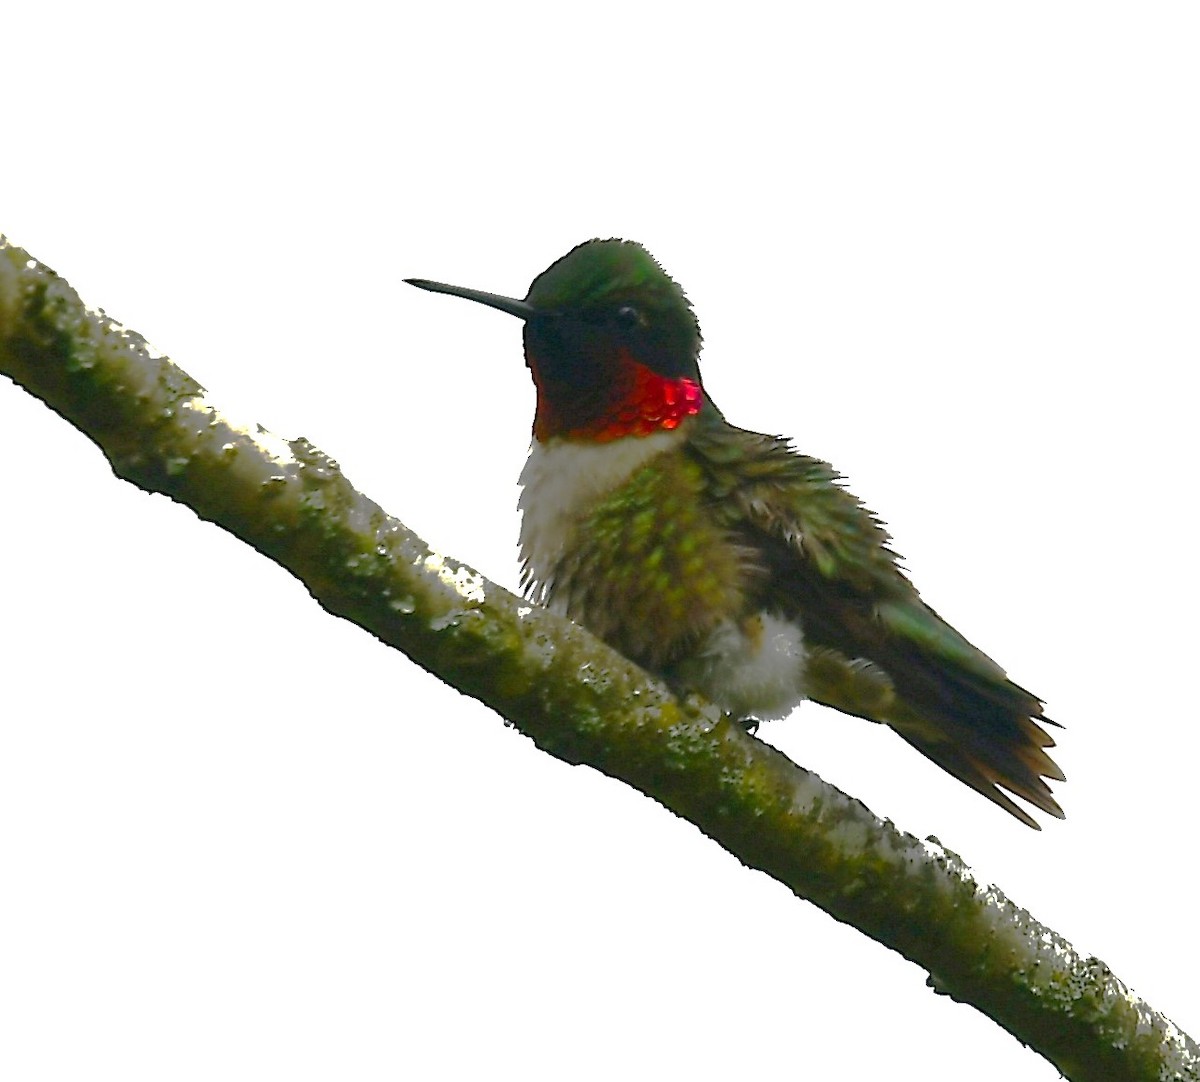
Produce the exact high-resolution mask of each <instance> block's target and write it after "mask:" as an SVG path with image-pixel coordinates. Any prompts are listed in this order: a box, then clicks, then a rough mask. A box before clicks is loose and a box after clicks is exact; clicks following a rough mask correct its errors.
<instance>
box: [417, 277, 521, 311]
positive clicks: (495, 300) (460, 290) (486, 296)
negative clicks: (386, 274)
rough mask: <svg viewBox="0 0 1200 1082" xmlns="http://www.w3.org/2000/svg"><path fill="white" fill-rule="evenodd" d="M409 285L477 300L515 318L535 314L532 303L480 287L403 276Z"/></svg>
mask: <svg viewBox="0 0 1200 1082" xmlns="http://www.w3.org/2000/svg"><path fill="white" fill-rule="evenodd" d="M404 280H405V281H406V282H407V283H408V284H409V285H410V286H416V287H417V288H418V289H428V290H429V291H430V292H431V293H449V294H450V296H452V297H463V298H465V299H466V300H469V301H478V302H479V303H480V304H486V305H487V306H488V307H489V308H499V309H500V311H501V312H507V313H508V314H509V315H510V316H516V317H517V319H529V317H530V316H532V315H534V314H535V311H536V310H535V309H534V308H533V306H532V305H529V304H526V303H525V302H524V301H519V300H517V298H516V297H501V296H500V294H498V293H484V292H483V290H482V289H465V288H464V287H462V286H448V285H446V283H445V282H431V281H429V280H428V279H426V278H405V279H404Z"/></svg>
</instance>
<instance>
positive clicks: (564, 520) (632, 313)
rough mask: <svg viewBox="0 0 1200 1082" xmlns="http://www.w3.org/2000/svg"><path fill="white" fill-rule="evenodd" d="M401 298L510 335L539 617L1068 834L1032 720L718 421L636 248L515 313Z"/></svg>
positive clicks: (593, 265)
mask: <svg viewBox="0 0 1200 1082" xmlns="http://www.w3.org/2000/svg"><path fill="white" fill-rule="evenodd" d="M408 282H409V283H410V284H411V285H415V286H419V287H420V288H422V289H429V290H432V291H434V292H435V293H449V294H451V295H453V296H456V297H465V298H466V299H467V300H472V301H478V302H480V303H481V304H486V305H488V306H490V307H492V308H498V309H500V311H502V312H508V313H510V314H511V315H514V316H516V317H517V318H519V319H521V320H523V321H524V324H525V335H524V338H525V362H526V364H527V365H528V366H529V369H530V371H531V372H532V373H533V382H534V385H535V387H536V389H537V411H536V414H535V416H534V421H533V446H532V449H531V450H530V454H529V460H528V462H527V463H526V464H525V469H524V471H523V472H522V474H521V485H522V486H523V489H524V491H523V492H522V494H521V498H520V507H521V510H522V522H521V554H522V572H523V576H522V577H523V584H524V586H525V587H526V590H527V592H528V594H529V596H530V597H531V598H532V599H534V600H536V601H539V602H543V603H546V604H548V605H549V606H550V607H551V608H553V609H556V610H558V611H559V612H563V613H565V614H566V615H567V616H569V617H570V618H571V619H572V620H574V621H576V622H577V623H579V624H582V625H583V626H584V627H586V628H588V629H589V630H591V631H592V632H593V633H594V634H596V635H598V636H600V638H602V639H604V640H605V641H606V642H608V643H609V644H610V645H611V646H613V647H615V648H616V649H617V650H619V651H621V652H622V653H624V654H625V655H626V656H627V657H629V658H631V659H632V660H633V661H635V662H637V663H638V664H640V665H642V666H643V667H644V668H646V669H648V670H650V671H651V672H654V673H657V674H659V675H661V676H662V677H664V678H665V679H666V680H667V681H668V682H669V683H670V684H671V685H672V686H673V687H675V688H677V689H678V690H681V691H687V690H696V691H699V692H701V693H702V694H703V695H705V696H707V697H708V698H709V699H711V700H712V701H713V702H715V703H716V704H717V705H719V706H721V707H722V708H723V709H725V710H727V711H730V712H731V713H732V714H734V715H735V716H736V717H738V718H739V719H743V720H745V721H749V720H751V719H754V720H765V719H768V718H779V717H783V716H784V715H786V714H788V713H789V712H790V711H791V710H792V709H793V708H794V707H795V706H796V705H797V704H798V703H799V702H800V701H801V700H802V699H813V700H814V701H816V702H819V703H825V704H826V705H827V706H832V707H835V708H836V709H838V710H842V711H844V712H846V713H847V714H854V715H856V716H858V717H861V718H867V719H868V720H871V721H879V722H883V723H885V724H886V725H889V726H890V727H891V728H892V729H894V730H895V731H896V732H897V733H899V734H900V736H902V737H903V738H904V739H905V740H907V741H908V743H910V744H911V745H912V746H913V747H915V748H916V749H917V750H918V751H920V752H922V753H923V754H924V755H927V756H928V757H929V758H930V759H932V760H933V761H934V762H935V763H937V764H938V766H940V767H942V768H943V769H944V770H947V771H949V772H950V773H951V774H953V775H954V776H955V777H956V778H959V779H960V780H961V781H964V782H966V784H967V785H970V786H972V787H973V788H975V789H977V790H978V791H979V792H981V793H982V794H983V795H984V796H986V797H988V798H989V799H991V800H994V801H995V802H996V803H997V804H999V805H1000V806H1001V807H1002V808H1004V809H1005V810H1006V811H1009V812H1011V813H1012V814H1013V815H1015V816H1016V817H1017V818H1018V819H1020V820H1021V821H1022V822H1023V823H1027V824H1028V825H1029V826H1031V827H1035V828H1036V827H1037V823H1036V821H1035V820H1034V819H1033V817H1032V816H1030V815H1029V814H1028V813H1027V812H1026V811H1025V810H1024V809H1023V808H1021V807H1020V806H1018V805H1017V804H1016V803H1014V802H1013V801H1012V800H1011V799H1010V798H1009V796H1008V793H1011V794H1013V795H1015V796H1018V797H1021V798H1023V799H1024V800H1027V801H1028V802H1029V803H1030V804H1032V805H1034V806H1035V807H1037V808H1040V809H1041V810H1042V811H1045V812H1048V813H1049V814H1050V815H1055V816H1058V817H1059V818H1062V815H1063V813H1062V809H1061V808H1060V807H1059V806H1058V804H1057V803H1056V802H1055V800H1054V798H1053V796H1052V795H1051V793H1050V788H1049V786H1048V785H1047V784H1046V782H1045V781H1044V780H1043V778H1052V779H1055V780H1057V781H1063V780H1065V778H1064V776H1063V773H1062V771H1061V770H1059V768H1058V766H1057V765H1056V764H1055V763H1054V761H1053V760H1052V759H1051V758H1050V756H1049V755H1047V754H1046V752H1045V750H1044V749H1045V748H1049V747H1053V746H1054V741H1053V739H1051V737H1050V735H1049V733H1047V732H1046V731H1045V729H1043V728H1042V726H1041V725H1040V724H1039V722H1043V723H1047V724H1054V723H1053V722H1050V721H1049V719H1047V718H1046V717H1045V716H1044V715H1043V713H1042V703H1041V701H1040V700H1039V699H1037V698H1036V697H1035V696H1033V695H1031V694H1030V693H1029V692H1028V691H1025V690H1024V689H1023V688H1020V687H1018V686H1017V685H1016V684H1014V683H1012V682H1011V681H1010V680H1009V679H1008V677H1007V676H1006V675H1005V673H1004V670H1003V669H1001V668H1000V666H999V665H997V664H996V663H995V662H994V661H992V659H991V658H989V657H987V655H985V654H983V653H982V652H981V651H979V650H977V649H976V648H975V647H974V646H972V645H971V644H970V643H969V642H967V640H966V639H965V638H963V637H962V635H960V634H959V633H958V632H957V631H955V630H954V628H952V627H951V626H950V625H949V624H947V623H946V622H945V621H944V620H943V619H941V617H939V616H938V614H937V613H936V612H934V611H933V609H931V608H930V607H929V606H928V605H926V604H925V603H924V602H923V601H922V600H921V598H920V596H919V595H918V594H917V591H916V589H915V588H914V587H913V586H912V584H911V583H910V582H909V581H908V579H907V578H906V577H905V575H904V573H903V572H902V571H901V570H900V568H899V567H898V566H897V563H896V561H897V557H896V555H895V553H893V552H892V551H891V550H890V549H889V548H888V541H889V540H890V538H889V536H888V534H887V533H886V532H885V531H884V529H883V527H882V525H881V523H880V522H879V520H878V519H876V518H875V516H874V515H873V514H872V513H871V512H870V511H868V510H867V509H866V508H865V507H864V506H863V505H862V504H861V503H860V502H859V501H858V500H857V499H856V498H855V497H854V496H852V495H851V494H850V493H849V492H847V491H846V490H845V489H844V488H843V487H842V486H841V484H840V483H839V481H840V475H839V474H837V473H836V472H834V470H833V469H832V468H831V467H830V466H829V465H828V464H827V463H825V462H821V461H819V460H817V459H815V458H809V457H807V456H806V455H801V454H798V453H797V452H796V451H795V450H793V449H792V448H791V446H790V445H789V444H788V443H787V442H786V441H785V440H783V439H780V438H779V437H776V436H767V435H762V434H760V433H758V432H750V431H747V430H746V429H742V428H735V427H734V426H733V425H731V424H730V423H729V422H728V421H726V420H725V418H724V417H723V416H722V414H721V411H720V410H718V409H717V407H716V406H715V405H714V404H713V402H712V400H711V399H710V398H709V397H708V395H707V394H706V393H705V391H704V387H703V384H702V383H701V380H700V369H699V365H698V362H697V358H698V355H699V352H700V328H699V325H698V324H697V322H696V317H695V315H694V314H693V312H692V307H691V304H690V303H689V301H688V299H687V297H686V296H685V295H684V293H683V290H682V289H681V288H680V287H679V286H678V285H677V284H676V283H675V282H674V281H673V280H672V279H671V278H670V277H669V276H668V275H667V274H666V272H665V271H664V270H663V269H662V268H661V267H660V266H659V265H658V263H657V262H655V260H654V259H653V257H652V256H651V255H650V253H649V252H647V251H646V250H645V249H644V248H643V247H642V246H641V245H639V244H635V243H633V242H632V241H623V240H592V241H588V242H587V243H585V244H581V245H579V246H578V247H577V248H574V249H573V250H572V251H570V252H568V253H567V254H566V255H565V256H563V257H562V258H561V259H560V260H558V262H556V263H554V264H553V265H552V266H551V267H550V268H549V269H548V270H546V271H543V272H542V273H541V274H539V275H538V276H537V278H535V279H534V281H533V284H532V285H531V286H530V287H529V292H528V293H527V294H526V295H525V298H524V300H517V299H515V298H511V297H502V296H498V295H496V294H494V293H483V292H480V291H478V290H474V289H463V288H460V287H458V286H450V285H444V284H442V283H440V282H429V281H425V280H424V279H416V278H410V279H408ZM1002 790H1008V793H1005V792H1003V791H1002Z"/></svg>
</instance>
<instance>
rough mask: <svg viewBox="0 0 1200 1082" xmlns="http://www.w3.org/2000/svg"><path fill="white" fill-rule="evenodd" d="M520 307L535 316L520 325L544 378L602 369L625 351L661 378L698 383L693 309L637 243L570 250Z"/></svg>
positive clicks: (600, 243)
mask: <svg viewBox="0 0 1200 1082" xmlns="http://www.w3.org/2000/svg"><path fill="white" fill-rule="evenodd" d="M525 303H526V304H528V305H529V307H530V308H532V309H533V310H534V312H535V313H536V315H534V316H531V317H529V318H528V319H527V320H526V324H525V347H526V354H527V356H532V357H536V358H537V362H538V365H539V367H541V368H542V369H544V370H545V374H546V375H549V376H551V377H553V375H555V374H559V372H558V370H560V369H562V368H563V367H577V366H578V365H579V364H581V363H589V364H599V365H603V364H604V362H605V361H606V360H609V361H611V358H612V357H613V356H614V355H615V353H616V351H617V350H618V349H625V350H628V352H629V353H630V354H631V355H632V356H633V357H634V358H636V360H637V361H638V362H639V363H641V364H644V365H646V367H648V368H650V369H652V370H653V371H655V372H657V373H658V374H659V375H662V376H668V377H672V378H676V377H687V378H690V379H692V380H694V381H696V382H697V383H698V382H699V381H700V373H699V367H698V364H697V357H698V355H699V352H700V326H699V324H698V323H697V322H696V316H695V314H694V313H693V311H692V306H691V304H690V303H689V302H688V299H687V297H686V295H685V294H684V292H683V290H682V289H680V287H679V285H678V284H677V283H676V282H674V281H673V280H672V279H671V278H670V277H669V276H668V275H667V273H666V271H664V270H663V269H662V267H660V266H659V265H658V263H657V262H655V260H654V257H653V256H651V255H650V253H649V252H647V251H646V249H645V248H643V247H642V246H641V245H640V244H637V243H635V242H633V241H627V240H590V241H587V242H586V243H584V244H581V245H579V246H578V247H577V248H573V249H572V250H571V251H570V252H568V253H567V254H566V255H565V256H563V257H562V258H561V259H560V260H558V261H557V262H556V263H554V264H552V265H551V266H550V267H549V268H548V269H546V270H545V271H543V272H542V273H541V274H539V275H538V277H537V278H535V279H534V281H533V284H532V285H531V286H530V287H529V292H528V294H526V297H525ZM561 374H562V375H566V374H567V373H566V372H562V373H561ZM576 374H577V373H576Z"/></svg>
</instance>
